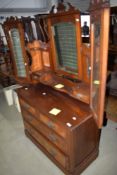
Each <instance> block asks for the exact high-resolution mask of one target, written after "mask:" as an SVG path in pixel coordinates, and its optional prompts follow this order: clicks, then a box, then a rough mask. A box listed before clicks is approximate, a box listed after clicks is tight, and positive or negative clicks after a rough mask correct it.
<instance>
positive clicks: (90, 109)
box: [17, 0, 109, 175]
mask: <svg viewBox="0 0 117 175" xmlns="http://www.w3.org/2000/svg"><path fill="white" fill-rule="evenodd" d="M68 6H69V8H68V11H65V10H66V9H65V6H64V4H63V3H62V2H61V3H59V6H58V8H57V10H58V13H56V14H53V9H54V7H53V8H52V11H51V13H52V14H50V15H48V31H49V37H50V49H49V53H50V57H49V61H50V67H43V69H42V70H39V71H37V72H35V73H33V75H32V78H33V79H34V80H35V81H37V82H38V84H37V85H33V86H31V85H30V86H26V87H23V88H21V89H18V90H17V93H18V96H19V101H20V105H21V110H22V115H23V121H24V126H25V133H26V135H27V136H28V137H29V138H30V139H31V140H32V141H33V142H34V143H35V144H36V145H37V146H38V147H39V148H40V149H41V150H42V151H43V152H44V153H45V154H46V155H47V156H48V157H49V158H50V159H51V160H52V161H53V162H54V163H55V164H56V165H58V167H60V168H61V169H62V170H63V172H64V173H65V174H66V175H79V174H80V173H81V172H82V171H83V170H84V169H85V168H86V167H87V166H88V165H89V164H90V163H91V162H92V161H93V160H94V159H95V158H96V157H97V156H98V149H99V140H100V129H101V127H102V124H103V111H104V97H105V84H106V70H107V55H108V33H109V2H108V1H107V0H106V1H102V0H92V1H91V5H90V14H91V37H90V38H91V44H90V45H88V46H87V45H84V44H82V40H81V32H80V30H81V28H80V13H79V11H78V10H75V9H74V7H73V6H72V5H71V4H69V3H68ZM64 29H65V30H64ZM63 38H64V40H63ZM67 39H68V40H67ZM69 40H70V41H69ZM71 43H72V44H71ZM68 48H69V49H68ZM70 49H71V51H70ZM70 56H71V59H70ZM66 60H67V61H66ZM72 61H73V62H72ZM71 62H72V63H71Z"/></svg>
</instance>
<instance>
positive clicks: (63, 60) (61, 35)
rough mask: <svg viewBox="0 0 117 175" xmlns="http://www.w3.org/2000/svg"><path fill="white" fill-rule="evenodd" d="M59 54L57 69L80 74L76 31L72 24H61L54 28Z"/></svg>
mask: <svg viewBox="0 0 117 175" xmlns="http://www.w3.org/2000/svg"><path fill="white" fill-rule="evenodd" d="M52 29H53V33H54V40H55V47H56V53H57V60H56V61H57V68H59V69H61V70H63V71H66V72H68V73H74V74H77V73H78V55H77V46H76V29H75V24H74V23H72V22H61V23H57V24H55V25H54V26H53V27H52Z"/></svg>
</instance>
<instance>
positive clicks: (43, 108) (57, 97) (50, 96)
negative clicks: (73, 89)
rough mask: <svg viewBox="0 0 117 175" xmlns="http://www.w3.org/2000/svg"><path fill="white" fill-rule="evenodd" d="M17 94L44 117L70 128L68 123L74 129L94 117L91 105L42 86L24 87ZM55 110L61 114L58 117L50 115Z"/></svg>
mask: <svg viewBox="0 0 117 175" xmlns="http://www.w3.org/2000/svg"><path fill="white" fill-rule="evenodd" d="M17 93H18V94H19V96H20V97H21V98H22V99H24V100H25V101H26V102H27V103H28V104H30V105H31V106H33V107H34V108H36V110H37V111H39V112H41V113H42V114H43V115H45V116H48V117H50V118H51V119H52V120H53V121H55V122H56V121H57V122H59V123H62V124H63V125H65V126H66V127H68V126H67V123H70V124H71V125H72V126H71V127H69V128H72V129H73V128H75V127H76V126H77V125H79V124H81V123H82V122H84V121H85V120H87V119H88V118H90V117H92V113H91V110H90V108H89V105H87V104H85V103H83V102H80V101H78V100H75V99H73V98H72V97H69V96H68V95H66V94H64V93H60V92H58V91H56V90H53V89H52V88H51V87H48V86H45V85H42V84H38V85H35V86H29V87H23V88H21V89H18V90H17ZM53 108H57V109H59V110H61V112H60V113H59V114H58V115H53V114H50V113H49V112H50V111H51V110H52V109H53ZM73 117H75V120H74V118H73Z"/></svg>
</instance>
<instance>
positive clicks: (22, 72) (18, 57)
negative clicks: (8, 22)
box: [9, 28, 26, 77]
mask: <svg viewBox="0 0 117 175" xmlns="http://www.w3.org/2000/svg"><path fill="white" fill-rule="evenodd" d="M9 34H10V36H11V41H12V47H13V53H14V59H15V63H16V68H17V75H18V77H26V69H25V64H24V58H23V54H22V48H21V42H20V36H19V31H18V29H16V28H13V29H11V30H10V32H9Z"/></svg>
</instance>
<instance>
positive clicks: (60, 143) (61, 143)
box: [23, 111, 67, 153]
mask: <svg viewBox="0 0 117 175" xmlns="http://www.w3.org/2000/svg"><path fill="white" fill-rule="evenodd" d="M23 117H24V119H25V120H26V121H27V122H28V123H30V124H31V125H32V126H33V127H34V128H36V129H37V130H38V131H39V132H41V133H42V134H43V135H44V136H45V137H47V138H48V139H49V140H50V141H51V142H52V143H53V144H55V145H56V146H57V147H58V148H60V149H61V150H62V151H63V152H65V153H67V144H66V142H65V139H63V138H62V137H60V136H59V135H57V134H56V133H55V132H54V131H52V130H51V129H50V128H48V127H47V126H46V125H44V124H43V123H42V122H40V121H39V120H36V119H35V117H34V116H33V115H31V114H30V113H28V112H26V111H23Z"/></svg>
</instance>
